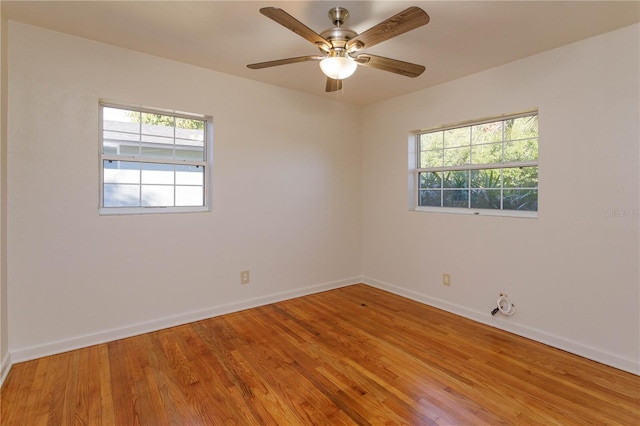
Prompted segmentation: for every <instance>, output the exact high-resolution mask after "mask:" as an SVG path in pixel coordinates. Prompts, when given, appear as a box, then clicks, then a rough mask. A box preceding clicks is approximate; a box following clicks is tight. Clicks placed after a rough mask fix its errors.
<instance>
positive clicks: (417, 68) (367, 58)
mask: <svg viewBox="0 0 640 426" xmlns="http://www.w3.org/2000/svg"><path fill="white" fill-rule="evenodd" d="M355 61H356V62H357V63H358V64H359V65H364V66H366V67H372V68H377V69H379V70H383V71H389V72H393V73H396V74H400V75H404V76H406V77H417V76H419V75H420V74H422V73H423V72H424V70H425V67H423V66H422V65H418V64H412V63H411V62H404V61H399V60H397V59H391V58H385V57H384V56H376V55H370V54H368V53H361V54H359V55H358V56H356V58H355Z"/></svg>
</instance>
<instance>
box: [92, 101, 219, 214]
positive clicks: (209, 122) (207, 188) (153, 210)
mask: <svg viewBox="0 0 640 426" xmlns="http://www.w3.org/2000/svg"><path fill="white" fill-rule="evenodd" d="M105 107H106V108H117V109H122V110H126V111H134V112H141V113H150V114H160V115H165V116H172V117H175V118H185V119H192V120H199V121H203V122H204V126H205V128H204V155H203V158H204V159H203V160H202V161H196V160H183V159H173V158H160V157H151V156H142V155H120V154H105V153H104V149H103V146H104V141H103V138H104V131H103V125H104V117H103V108H105ZM98 115H99V120H98V121H99V134H100V136H99V138H98V141H99V150H98V152H99V155H98V157H99V169H98V170H99V183H100V185H99V186H100V187H99V198H98V214H99V215H130V214H134V215H136V214H138V215H139V214H167V213H200V212H208V211H210V210H211V199H212V191H211V169H212V164H213V161H212V160H213V158H212V153H213V149H212V148H213V117H211V116H207V115H202V114H194V113H188V112H181V111H175V110H169V109H161V108H152V107H144V106H139V105H133V104H127V103H121V102H113V101H104V100H101V101H100V102H99V104H98ZM104 161H124V162H134V163H147V164H149V163H151V164H167V165H186V166H201V167H203V168H204V173H203V178H204V183H203V205H202V206H135V207H105V206H104ZM174 186H175V184H174Z"/></svg>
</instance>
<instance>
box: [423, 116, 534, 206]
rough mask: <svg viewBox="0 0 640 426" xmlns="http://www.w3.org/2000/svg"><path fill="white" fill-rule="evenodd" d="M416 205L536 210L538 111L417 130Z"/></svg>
mask: <svg viewBox="0 0 640 426" xmlns="http://www.w3.org/2000/svg"><path fill="white" fill-rule="evenodd" d="M417 144H418V146H417V148H418V149H417V152H418V158H417V163H418V169H417V175H418V179H417V185H418V188H417V190H418V206H423V207H457V208H466V209H469V208H472V209H473V208H476V209H492V210H521V211H537V210H538V114H537V113H528V114H523V115H518V116H512V117H508V118H503V119H499V120H492V121H486V122H480V123H473V124H470V125H466V126H457V127H452V128H445V129H439V130H433V131H426V132H423V133H419V134H418V135H417Z"/></svg>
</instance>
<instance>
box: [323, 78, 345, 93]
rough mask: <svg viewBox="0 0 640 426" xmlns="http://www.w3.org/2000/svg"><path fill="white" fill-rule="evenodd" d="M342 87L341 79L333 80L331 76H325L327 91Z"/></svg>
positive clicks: (334, 90) (335, 90)
mask: <svg viewBox="0 0 640 426" xmlns="http://www.w3.org/2000/svg"><path fill="white" fill-rule="evenodd" d="M341 89H342V80H335V79H333V78H330V77H327V87H326V91H327V92H337V91H338V90H341Z"/></svg>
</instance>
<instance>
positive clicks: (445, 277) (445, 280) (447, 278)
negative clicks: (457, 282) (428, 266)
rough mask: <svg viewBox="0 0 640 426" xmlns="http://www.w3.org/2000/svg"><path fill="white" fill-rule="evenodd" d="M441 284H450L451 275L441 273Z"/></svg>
mask: <svg viewBox="0 0 640 426" xmlns="http://www.w3.org/2000/svg"><path fill="white" fill-rule="evenodd" d="M442 285H446V286H450V285H451V275H449V274H442Z"/></svg>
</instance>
